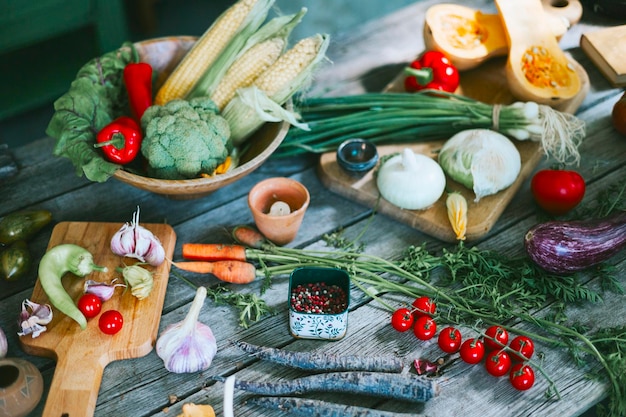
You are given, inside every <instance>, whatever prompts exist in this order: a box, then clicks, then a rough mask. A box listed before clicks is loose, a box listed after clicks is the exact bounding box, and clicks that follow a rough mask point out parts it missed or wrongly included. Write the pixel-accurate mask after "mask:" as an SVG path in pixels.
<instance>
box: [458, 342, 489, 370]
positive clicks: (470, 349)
mask: <svg viewBox="0 0 626 417" xmlns="http://www.w3.org/2000/svg"><path fill="white" fill-rule="evenodd" d="M460 355H461V359H463V361H464V362H466V363H469V364H472V365H473V364H475V363H478V362H480V361H481V360H483V357H484V356H485V344H484V343H483V342H482V341H481V340H480V339H475V338H471V339H467V340H466V341H465V342H463V344H462V345H461V352H460Z"/></svg>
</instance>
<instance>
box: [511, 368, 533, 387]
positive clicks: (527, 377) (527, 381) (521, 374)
mask: <svg viewBox="0 0 626 417" xmlns="http://www.w3.org/2000/svg"><path fill="white" fill-rule="evenodd" d="M509 381H511V385H513V388H515V389H517V390H520V391H526V390H527V389H529V388H530V387H532V386H533V384H534V383H535V371H533V368H531V367H530V366H529V365H526V364H524V363H516V364H515V365H513V367H512V368H511V373H510V374H509Z"/></svg>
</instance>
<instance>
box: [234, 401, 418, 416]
mask: <svg viewBox="0 0 626 417" xmlns="http://www.w3.org/2000/svg"><path fill="white" fill-rule="evenodd" d="M246 402H247V404H250V405H257V406H260V407H265V408H267V409H273V410H281V411H283V412H285V413H288V414H289V415H290V416H299V417H344V416H351V417H409V416H410V417H422V414H414V413H411V414H404V413H396V412H389V411H381V410H374V409H370V408H365V407H358V406H353V405H345V404H335V403H331V402H327V401H322V400H314V399H308V398H294V397H253V398H250V399H249V400H247V401H246Z"/></svg>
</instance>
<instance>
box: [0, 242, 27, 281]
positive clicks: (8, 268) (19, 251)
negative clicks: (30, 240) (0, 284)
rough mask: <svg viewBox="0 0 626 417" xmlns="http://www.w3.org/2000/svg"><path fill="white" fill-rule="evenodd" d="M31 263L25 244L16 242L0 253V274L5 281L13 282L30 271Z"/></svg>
mask: <svg viewBox="0 0 626 417" xmlns="http://www.w3.org/2000/svg"><path fill="white" fill-rule="evenodd" d="M31 261H32V259H31V256H30V251H29V250H28V246H27V245H26V242H25V241H23V240H18V241H17V242H14V243H12V244H11V245H10V246H9V247H7V248H5V249H4V250H3V251H2V252H0V274H1V275H2V277H3V278H4V279H6V280H7V281H15V280H17V279H19V278H21V277H22V276H24V275H25V274H26V273H27V272H28V271H29V270H30V266H31V263H32V262H31Z"/></svg>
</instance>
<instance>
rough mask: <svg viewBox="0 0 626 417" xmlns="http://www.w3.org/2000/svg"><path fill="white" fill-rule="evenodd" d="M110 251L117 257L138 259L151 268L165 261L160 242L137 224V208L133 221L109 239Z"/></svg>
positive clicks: (163, 250)
mask: <svg viewBox="0 0 626 417" xmlns="http://www.w3.org/2000/svg"><path fill="white" fill-rule="evenodd" d="M111 251H113V253H114V254H116V255H119V256H127V257H129V258H136V259H139V260H140V261H141V262H147V263H148V264H150V265H152V266H159V265H161V264H162V263H163V261H164V260H165V249H163V245H162V244H161V241H159V239H158V238H157V237H156V236H155V235H154V234H153V233H152V232H151V231H150V230H148V229H146V228H145V227H143V226H141V225H140V224H139V207H137V211H136V212H134V213H133V220H132V221H131V222H130V223H125V224H124V225H123V226H122V227H121V228H120V230H118V231H117V232H116V233H115V234H114V235H113V238H111Z"/></svg>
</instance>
